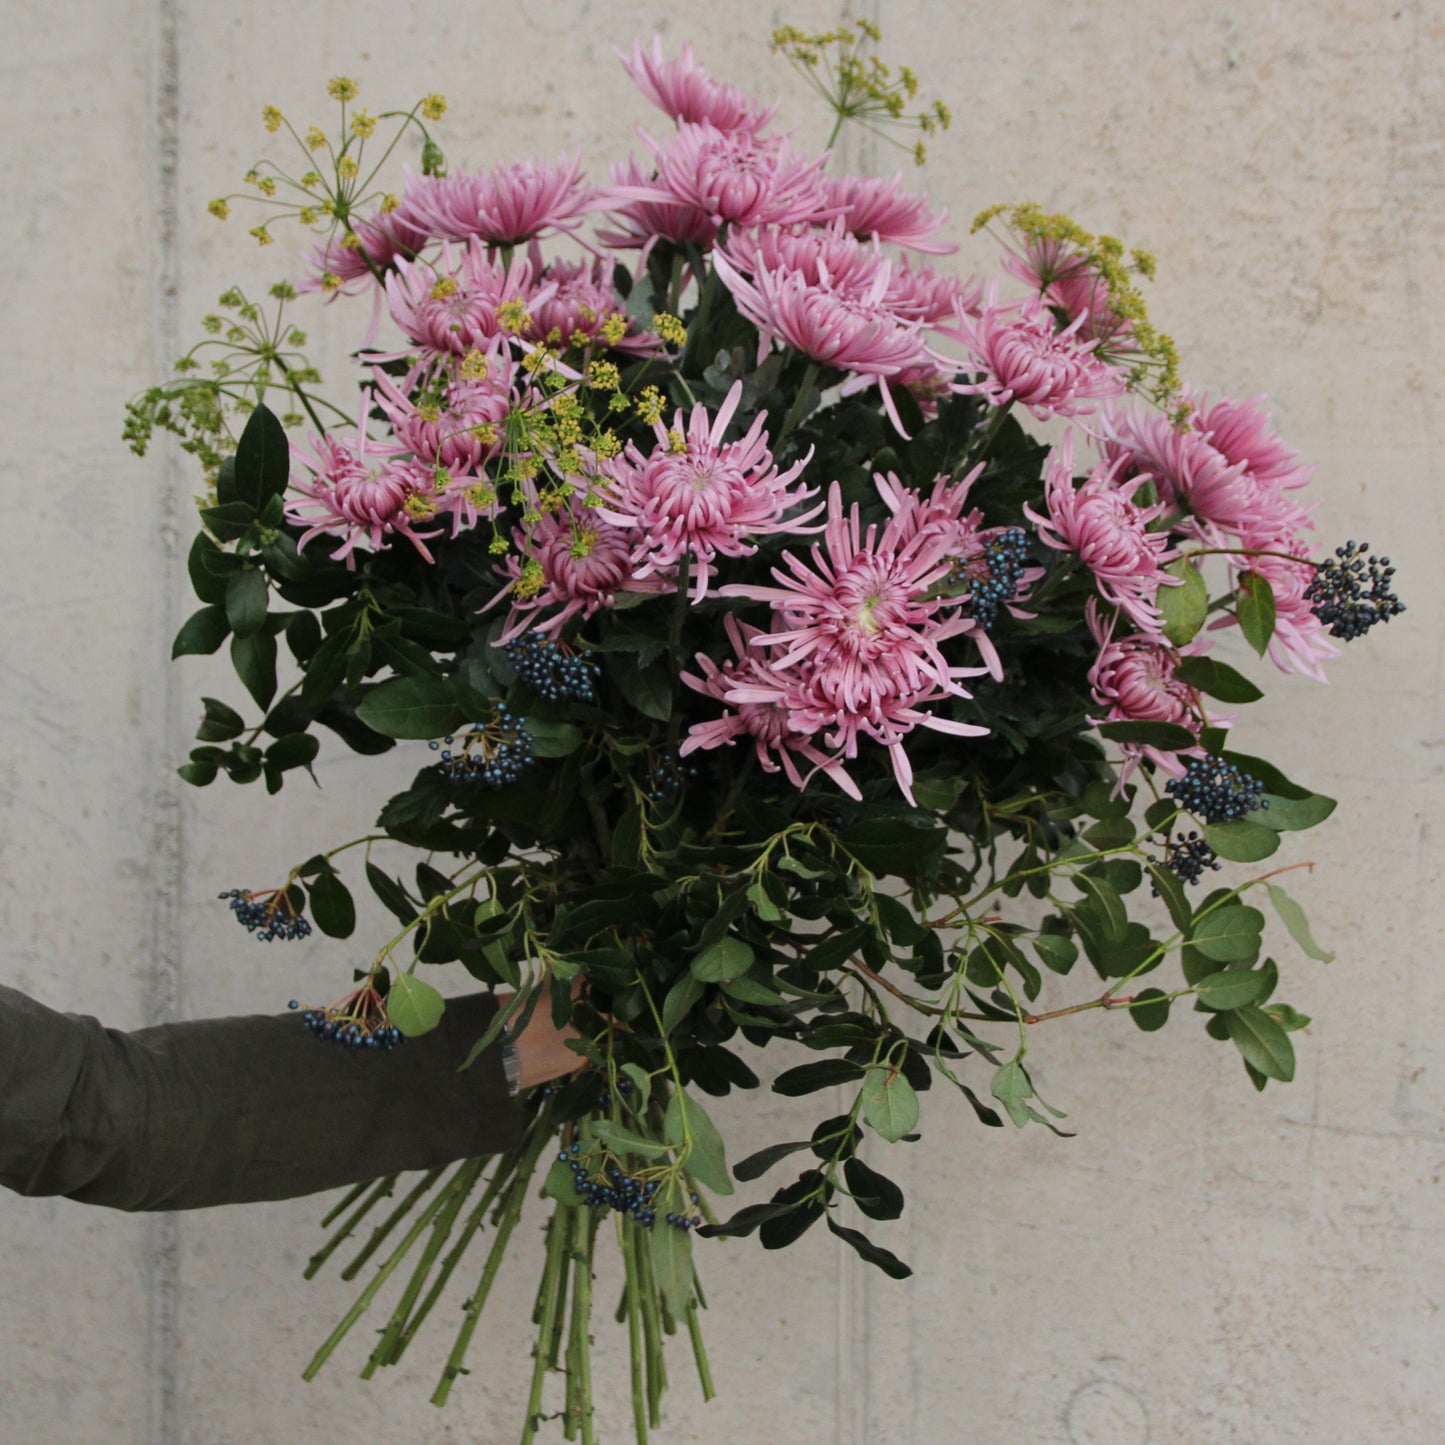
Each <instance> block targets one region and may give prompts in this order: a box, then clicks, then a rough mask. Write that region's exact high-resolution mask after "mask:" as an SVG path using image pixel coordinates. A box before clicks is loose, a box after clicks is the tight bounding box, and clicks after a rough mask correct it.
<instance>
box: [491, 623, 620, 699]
mask: <svg viewBox="0 0 1445 1445" xmlns="http://www.w3.org/2000/svg"><path fill="white" fill-rule="evenodd" d="M502 650H503V651H504V652H505V653H506V654H507V661H508V662H510V663H511V664H512V670H513V671H514V672H515V673H516V674H517V681H518V682H520V683H521V684H522V686H523V687H525V688H526V689H527V690H528V692H533V693H536V695H537V696H538V697H540V698H541V699H542V700H543V701H544V702H595V701H596V700H597V679H598V678H599V677H601V676H602V669H601V668H600V667H598V666H597V664H596V663H595V662H593V661H592V659H591V658H590V657H588V656H587V655H586V654H584V653H580V652H573V651H572V649H571V648H570V647H568V646H567V644H566V643H565V642H558V641H557V640H556V639H555V638H551V637H539V636H538V635H537V634H536V633H535V632H527V633H524V634H523V635H522V636H521V637H519V638H517V640H516V641H515V642H509V643H507V645H506V646H505V647H504V648H503V649H502Z"/></svg>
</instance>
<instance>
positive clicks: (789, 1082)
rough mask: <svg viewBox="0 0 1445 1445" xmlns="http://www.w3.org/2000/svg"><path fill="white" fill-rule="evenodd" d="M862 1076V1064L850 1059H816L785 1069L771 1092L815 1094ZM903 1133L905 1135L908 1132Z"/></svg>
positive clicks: (795, 1095) (794, 1094) (796, 1095)
mask: <svg viewBox="0 0 1445 1445" xmlns="http://www.w3.org/2000/svg"><path fill="white" fill-rule="evenodd" d="M862 1076H863V1066H862V1064H855V1063H854V1062H853V1061H852V1060H851V1059H817V1060H815V1061H814V1062H813V1063H811V1064H796V1065H795V1066H794V1067H793V1068H791V1069H785V1070H784V1071H783V1072H782V1073H781V1074H779V1075H778V1077H777V1078H776V1079H774V1080H773V1092H774V1093H775V1094H787V1095H788V1096H789V1097H798V1096H801V1095H803V1094H815V1093H817V1092H818V1090H819V1089H829V1088H832V1087H833V1086H834V1085H835V1084H848V1083H851V1082H852V1081H853V1080H854V1079H859V1078H862ZM870 1122H871V1121H870ZM903 1132H904V1133H905V1134H906V1133H907V1132H908V1130H907V1129H905V1130H904V1131H903Z"/></svg>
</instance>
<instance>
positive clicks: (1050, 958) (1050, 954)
mask: <svg viewBox="0 0 1445 1445" xmlns="http://www.w3.org/2000/svg"><path fill="white" fill-rule="evenodd" d="M1033 945H1034V952H1035V953H1037V954H1038V956H1039V958H1040V959H1041V960H1042V962H1043V964H1044V967H1045V968H1051V969H1052V970H1053V971H1054V972H1055V973H1067V972H1068V971H1069V970H1070V969H1071V968H1072V967H1073V966H1074V964H1076V963H1077V962H1078V960H1079V947H1078V945H1077V944H1076V943H1075V942H1074V940H1073V939H1072V938H1066V937H1065V936H1064V935H1063V934H1062V933H1041V934H1039V936H1038V937H1037V938H1035V939H1034V940H1033Z"/></svg>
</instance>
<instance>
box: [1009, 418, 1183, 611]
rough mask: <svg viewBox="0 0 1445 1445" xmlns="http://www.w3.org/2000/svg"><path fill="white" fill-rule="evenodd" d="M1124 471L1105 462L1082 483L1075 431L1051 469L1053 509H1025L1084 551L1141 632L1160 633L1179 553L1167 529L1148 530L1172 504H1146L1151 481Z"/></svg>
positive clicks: (1100, 582)
mask: <svg viewBox="0 0 1445 1445" xmlns="http://www.w3.org/2000/svg"><path fill="white" fill-rule="evenodd" d="M1119 471H1120V466H1119V464H1118V463H1117V462H1104V463H1100V464H1099V465H1098V466H1096V467H1095V468H1094V469H1093V471H1092V472H1090V474H1089V475H1088V477H1086V478H1085V480H1084V481H1083V483H1082V484H1081V485H1080V486H1078V487H1075V486H1074V438H1073V434H1072V433H1070V434H1069V435H1068V436H1066V437H1065V438H1064V440H1063V442H1062V444H1061V445H1059V446H1057V447H1055V448H1054V449H1053V451H1052V452H1051V453H1050V454H1049V459H1048V461H1047V463H1046V464H1045V467H1044V499H1045V502H1046V504H1047V507H1048V514H1047V515H1046V516H1043V515H1040V514H1039V513H1037V512H1035V511H1034V510H1033V509H1032V508H1030V507H1025V508H1024V509H1023V510H1024V515H1025V516H1026V517H1028V518H1029V520H1030V521H1032V522H1034V523H1035V524H1036V525H1037V527H1038V531H1039V536H1040V538H1041V539H1042V540H1043V541H1044V542H1045V543H1047V544H1048V545H1049V546H1050V547H1056V548H1058V549H1059V550H1060V551H1064V552H1073V553H1074V554H1076V555H1077V556H1078V558H1079V560H1080V561H1081V562H1083V564H1084V565H1085V566H1086V567H1087V568H1088V569H1089V571H1090V572H1092V573H1093V575H1094V582H1095V584H1096V585H1097V587H1098V589H1099V593H1100V595H1101V596H1102V597H1103V598H1104V600H1105V601H1107V602H1110V603H1112V604H1113V605H1114V606H1115V607H1117V608H1118V609H1119V610H1120V611H1121V612H1123V613H1124V614H1125V615H1126V616H1127V617H1128V618H1129V620H1130V621H1131V622H1132V623H1133V624H1134V625H1135V626H1136V627H1137V628H1138V629H1139V630H1140V631H1141V632H1145V633H1148V634H1150V635H1157V634H1158V633H1159V631H1160V628H1161V626H1162V619H1161V618H1160V615H1159V609H1158V607H1157V606H1156V605H1155V598H1156V597H1157V596H1158V593H1159V588H1160V587H1161V586H1164V585H1167V586H1173V585H1177V584H1176V583H1175V580H1174V579H1173V578H1170V577H1168V576H1167V575H1166V574H1165V572H1164V570H1163V568H1164V565H1165V564H1166V563H1167V562H1169V561H1171V560H1172V559H1173V556H1174V553H1173V552H1172V551H1171V550H1170V547H1169V537H1168V535H1167V534H1166V533H1164V532H1151V531H1150V530H1149V524H1150V523H1151V522H1153V521H1154V520H1155V519H1156V518H1158V517H1160V516H1161V515H1163V513H1164V511H1165V504H1164V503H1162V502H1161V503H1158V504H1157V505H1155V506H1152V507H1141V506H1140V505H1139V504H1138V503H1137V502H1136V501H1135V500H1134V494H1135V493H1136V492H1137V491H1138V490H1139V488H1140V487H1141V486H1143V485H1144V479H1143V478H1142V477H1135V478H1133V479H1132V480H1129V481H1124V482H1121V481H1119V479H1118V477H1119Z"/></svg>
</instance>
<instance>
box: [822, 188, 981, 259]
mask: <svg viewBox="0 0 1445 1445" xmlns="http://www.w3.org/2000/svg"><path fill="white" fill-rule="evenodd" d="M902 183H903V172H902V171H899V172H898V174H897V175H895V176H894V177H893V179H892V180H891V181H884V180H881V179H879V178H877V177H874V176H831V177H828V178H827V179H826V180H825V181H824V183H823V186H824V191H823V210H824V214H825V216H826V217H827V218H828V219H831V218H832V217H833V216H837V217H839V218H840V219H841V221H842V224H843V228H844V229H845V230H847V231H849V232H850V233H851V234H853V235H854V236H857V237H858V239H859V240H862V241H878V242H881V243H882V244H883V245H885V246H906V247H907V248H908V249H909V250H910V251H922V252H925V253H927V254H929V255H933V256H950V255H952V254H953V252H955V251H956V250H958V243H957V242H956V241H933V240H930V239H929V238H930V237H931V236H934V235H936V234H937V233H938V231H939V230H940V229H941V228H942V226H943V224H944V222H945V221H947V219H948V212H947V211H940V212H938V213H937V214H936V215H935V214H934V213H933V212H932V211H930V210H929V209H928V202H927V201H925V200H924V199H923V197H922V196H911V195H909V194H907V192H902V193H900V192H899V189H898V187H899V186H900V185H901V184H902Z"/></svg>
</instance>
